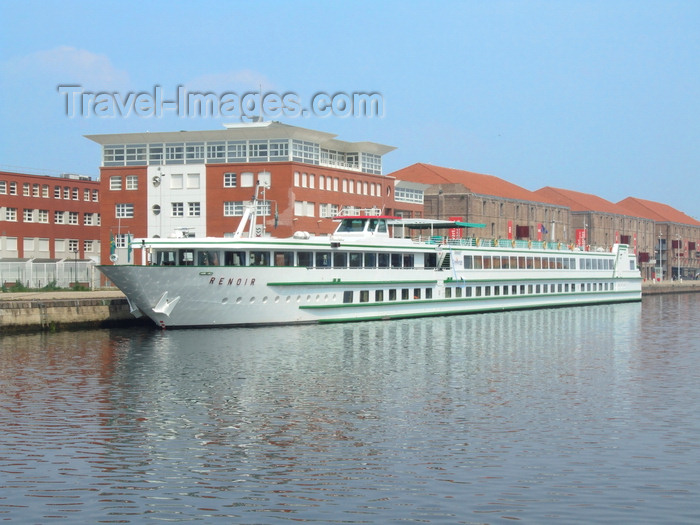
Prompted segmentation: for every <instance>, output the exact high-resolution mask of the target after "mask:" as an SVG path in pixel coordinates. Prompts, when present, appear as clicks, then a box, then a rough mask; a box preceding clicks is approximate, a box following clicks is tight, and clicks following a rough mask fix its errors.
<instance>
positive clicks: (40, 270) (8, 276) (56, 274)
mask: <svg viewBox="0 0 700 525" xmlns="http://www.w3.org/2000/svg"><path fill="white" fill-rule="evenodd" d="M17 283H20V284H21V285H22V286H25V287H27V288H44V287H46V286H54V287H58V288H73V287H74V286H75V284H76V283H77V284H78V285H80V286H83V287H86V288H98V287H99V284H100V272H99V271H98V270H97V268H96V263H95V262H94V261H92V260H75V259H56V260H50V261H46V260H44V261H37V260H35V259H20V260H18V259H14V260H11V261H8V260H3V259H0V285H1V286H3V287H4V288H6V289H11V288H12V287H14V286H16V285H17Z"/></svg>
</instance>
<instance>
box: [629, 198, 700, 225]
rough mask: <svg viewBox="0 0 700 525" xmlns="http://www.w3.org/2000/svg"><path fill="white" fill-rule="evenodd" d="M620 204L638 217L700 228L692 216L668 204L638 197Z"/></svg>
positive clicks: (698, 222) (699, 223)
mask: <svg viewBox="0 0 700 525" xmlns="http://www.w3.org/2000/svg"><path fill="white" fill-rule="evenodd" d="M618 204H619V205H620V206H623V207H625V208H627V209H628V210H630V212H632V213H633V214H634V215H636V216H638V217H645V218H647V219H652V220H654V221H656V222H676V223H679V224H689V225H691V226H700V221H697V220H695V219H693V218H692V217H691V216H689V215H686V214H685V213H683V212H682V211H678V210H677V209H675V208H672V207H671V206H669V205H668V204H661V203H660V202H654V201H647V200H644V199H638V198H636V197H627V198H626V199H623V200H621V201H620V202H618Z"/></svg>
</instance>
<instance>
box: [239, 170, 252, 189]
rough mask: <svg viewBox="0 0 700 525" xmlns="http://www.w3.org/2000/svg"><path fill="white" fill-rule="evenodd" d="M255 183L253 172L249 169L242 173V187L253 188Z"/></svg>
mask: <svg viewBox="0 0 700 525" xmlns="http://www.w3.org/2000/svg"><path fill="white" fill-rule="evenodd" d="M254 184H255V177H254V176H253V173H251V172H249V171H247V172H243V173H241V188H252V187H253V185H254Z"/></svg>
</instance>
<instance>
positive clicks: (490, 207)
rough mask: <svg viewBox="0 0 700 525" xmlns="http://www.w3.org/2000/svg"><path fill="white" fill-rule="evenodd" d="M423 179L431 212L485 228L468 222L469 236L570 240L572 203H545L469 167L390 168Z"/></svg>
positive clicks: (396, 174)
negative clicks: (469, 225)
mask: <svg viewBox="0 0 700 525" xmlns="http://www.w3.org/2000/svg"><path fill="white" fill-rule="evenodd" d="M391 175H392V176H393V177H395V178H396V179H397V180H402V181H413V182H422V183H424V184H428V185H429V187H428V188H426V189H425V197H424V201H425V202H424V204H425V208H424V214H425V217H427V218H435V219H450V218H458V219H459V220H463V221H466V222H469V223H476V224H483V225H484V227H483V228H467V229H466V231H465V235H466V236H468V237H487V238H491V239H495V238H499V239H512V240H517V239H522V240H532V241H548V242H564V243H568V242H570V241H569V239H570V231H569V223H570V218H569V212H570V210H569V208H567V207H566V206H559V205H555V204H552V203H546V202H544V201H542V199H538V197H537V196H536V195H535V194H534V193H533V192H531V191H528V190H526V189H525V188H521V187H520V186H517V185H515V184H512V183H510V182H508V181H505V180H503V179H499V178H498V177H494V176H492V175H484V174H481V173H473V172H470V171H464V170H457V169H452V168H443V167H440V166H433V165H430V164H422V163H419V164H413V165H411V166H408V167H406V168H403V169H400V170H398V171H395V172H393V173H392V174H391Z"/></svg>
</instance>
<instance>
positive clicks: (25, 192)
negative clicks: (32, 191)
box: [22, 182, 29, 197]
mask: <svg viewBox="0 0 700 525" xmlns="http://www.w3.org/2000/svg"><path fill="white" fill-rule="evenodd" d="M22 196H23V197H29V183H28V182H25V183H24V184H23V185H22Z"/></svg>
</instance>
